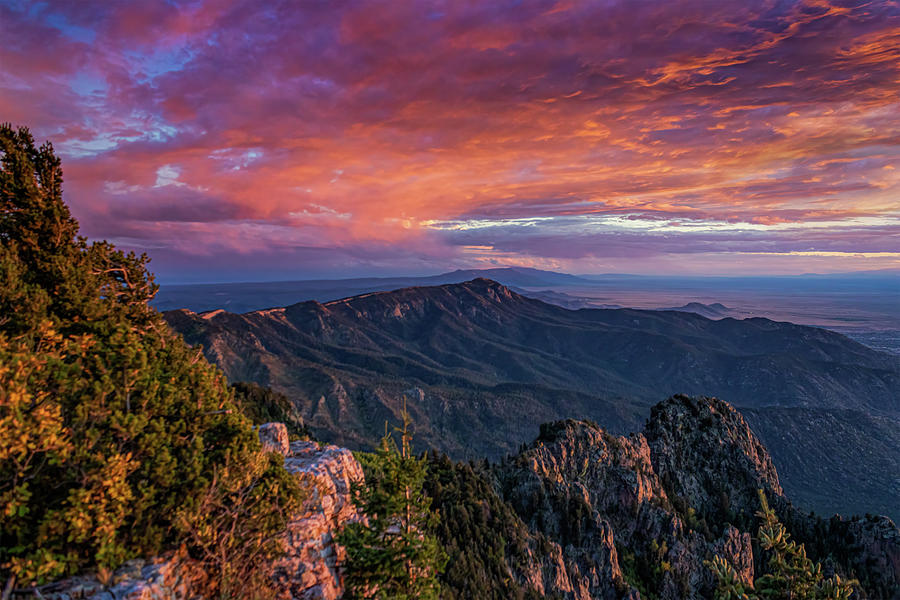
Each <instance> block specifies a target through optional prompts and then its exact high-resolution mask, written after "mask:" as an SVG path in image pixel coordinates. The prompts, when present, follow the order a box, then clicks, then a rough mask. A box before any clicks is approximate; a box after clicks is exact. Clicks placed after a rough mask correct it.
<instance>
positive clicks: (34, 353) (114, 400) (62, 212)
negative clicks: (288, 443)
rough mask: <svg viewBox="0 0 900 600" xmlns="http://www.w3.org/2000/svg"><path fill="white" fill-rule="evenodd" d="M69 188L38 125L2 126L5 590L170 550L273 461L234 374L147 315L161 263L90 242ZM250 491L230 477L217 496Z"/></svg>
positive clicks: (0, 525) (0, 362)
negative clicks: (245, 410) (260, 459)
mask: <svg viewBox="0 0 900 600" xmlns="http://www.w3.org/2000/svg"><path fill="white" fill-rule="evenodd" d="M62 181H63V177H62V168H61V163H60V160H59V158H57V157H56V155H55V153H54V151H53V147H52V146H51V145H50V144H49V143H47V144H44V145H43V146H41V147H36V146H35V144H34V140H33V138H32V136H31V134H30V133H29V132H28V130H27V129H25V128H20V129H13V128H12V127H11V126H10V125H6V124H4V125H0V577H2V579H3V580H4V581H6V586H7V587H11V586H12V585H13V583H14V582H18V584H20V585H21V584H29V583H40V582H43V581H46V580H49V579H53V578H56V577H59V576H61V575H64V574H68V573H73V572H77V571H80V570H82V569H85V568H94V567H97V568H102V569H111V568H115V567H116V566H117V565H119V564H121V563H122V562H123V561H124V560H126V559H128V558H131V557H135V556H148V555H153V554H156V553H158V552H160V551H161V550H164V549H166V548H171V547H172V546H173V545H174V544H175V543H176V541H177V540H178V539H179V538H180V536H181V535H182V534H183V533H184V531H185V530H184V526H185V524H192V523H196V522H197V521H198V519H200V518H201V517H204V515H202V514H200V510H201V505H200V501H201V499H202V498H204V497H205V496H206V492H207V490H208V489H209V487H210V484H211V482H212V480H213V478H214V474H215V473H217V472H222V471H223V469H224V467H225V465H228V466H229V468H230V469H231V471H232V472H239V471H240V470H241V466H242V465H248V464H251V463H254V462H256V461H257V455H258V453H259V442H258V440H257V439H256V436H255V434H254V433H253V430H252V428H251V426H250V423H249V422H248V421H247V419H246V418H244V417H243V416H242V415H241V414H240V412H239V411H237V410H235V408H234V404H233V402H232V393H231V391H230V390H229V388H228V386H227V384H226V382H225V379H224V377H223V376H222V374H221V373H220V372H219V371H218V370H217V369H215V368H214V367H212V366H211V365H210V364H209V363H207V362H206V360H205V359H204V358H203V356H202V354H201V352H200V350H199V349H197V348H191V347H189V346H187V345H186V344H185V343H184V341H183V340H182V339H181V338H180V337H179V336H177V335H176V334H174V333H172V332H171V331H170V330H169V328H168V327H167V326H166V324H165V322H164V321H163V319H162V317H161V316H160V315H159V313H157V312H156V311H155V310H154V309H152V308H150V307H149V306H148V304H147V302H148V301H149V300H150V299H151V298H152V297H153V295H154V294H155V293H156V289H157V286H156V285H155V284H154V282H153V278H152V276H151V275H150V274H149V273H148V272H147V269H146V265H147V262H148V259H147V257H146V256H143V255H142V256H136V255H134V254H133V253H128V254H126V253H124V252H121V251H119V250H116V249H115V248H114V247H113V246H112V245H111V244H108V243H106V242H95V243H92V244H88V242H87V241H86V240H85V239H84V238H83V237H81V236H79V235H78V223H77V222H76V221H75V219H73V218H72V216H71V214H70V213H69V210H68V208H67V207H66V205H65V203H64V202H63V199H62ZM282 475H283V474H282V473H281V472H279V471H278V470H277V469H274V468H273V469H269V470H262V471H261V475H260V477H261V478H262V479H263V480H265V481H272V480H273V478H274V479H276V480H279V481H281V480H283V477H282ZM238 485H242V484H240V483H239V482H238V481H237V480H235V481H227V482H226V481H222V478H221V477H219V481H218V482H217V486H218V487H217V489H219V490H221V491H222V493H230V491H231V490H232V489H233V488H234V486H238ZM295 494H299V490H298V489H297V488H296V486H295V484H294V483H293V482H292V481H288V480H284V484H283V485H278V486H277V492H276V495H277V497H276V498H273V502H275V503H276V504H278V505H279V506H285V507H286V506H289V505H290V504H291V503H292V502H293V500H292V499H291V498H295V499H296V498H298V497H299V496H295ZM282 500H283V502H282ZM252 518H254V517H253V516H252V515H251V519H252ZM265 518H268V517H265ZM267 523H268V525H266V527H269V526H273V527H274V526H276V525H277V523H272V522H271V520H270V521H267Z"/></svg>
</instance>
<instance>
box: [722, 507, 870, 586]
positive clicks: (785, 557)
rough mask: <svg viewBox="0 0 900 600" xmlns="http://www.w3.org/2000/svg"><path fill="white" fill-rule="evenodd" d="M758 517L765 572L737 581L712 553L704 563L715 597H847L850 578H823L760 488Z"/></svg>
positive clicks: (727, 565) (724, 564)
mask: <svg viewBox="0 0 900 600" xmlns="http://www.w3.org/2000/svg"><path fill="white" fill-rule="evenodd" d="M759 502H760V505H761V510H760V511H759V512H757V513H756V514H757V516H758V517H760V518H761V519H762V524H761V525H760V527H759V534H758V536H759V544H760V546H761V548H762V549H763V551H764V552H766V553H767V554H768V561H767V563H766V572H765V573H764V574H763V575H761V576H760V577H757V579H756V581H755V582H754V584H753V585H751V584H748V583H745V582H743V581H741V579H740V577H738V574H737V572H736V571H735V570H734V568H733V567H732V566H731V565H729V564H728V563H727V562H726V561H725V560H723V559H722V558H721V557H719V556H716V557H714V559H713V560H712V561H711V562H709V563H707V565H708V566H709V567H710V569H711V570H712V572H713V574H714V575H715V577H716V581H717V588H716V598H717V600H767V599H772V600H849V598H850V596H851V594H852V593H853V583H854V582H852V581H846V580H842V579H841V577H840V575H834V576H833V577H830V578H827V579H826V578H825V576H824V575H823V574H822V565H821V564H817V563H813V561H812V560H810V559H809V558H808V557H807V556H806V548H804V546H803V544H798V543H797V542H795V541H793V540H791V535H790V534H789V533H788V532H787V530H786V529H785V527H784V525H783V524H782V523H781V522H780V521H779V520H778V516H777V515H776V514H775V511H774V510H772V508H771V507H770V506H769V502H768V500H766V496H765V494H764V493H763V491H762V490H759Z"/></svg>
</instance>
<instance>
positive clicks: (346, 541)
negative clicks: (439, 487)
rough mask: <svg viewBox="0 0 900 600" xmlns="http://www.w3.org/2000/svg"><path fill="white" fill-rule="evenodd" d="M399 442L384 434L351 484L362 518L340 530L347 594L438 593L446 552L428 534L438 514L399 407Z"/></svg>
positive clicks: (397, 596)
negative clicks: (361, 477)
mask: <svg viewBox="0 0 900 600" xmlns="http://www.w3.org/2000/svg"><path fill="white" fill-rule="evenodd" d="M402 418H403V427H402V428H401V429H398V430H397V431H398V432H399V433H400V446H399V447H398V446H397V444H396V442H395V441H394V439H393V437H392V436H391V435H390V434H385V436H384V438H382V440H381V445H380V446H379V447H378V449H377V451H376V453H375V456H374V457H373V458H372V459H371V460H370V461H368V462H367V474H366V482H365V483H364V484H363V483H361V482H360V483H358V484H356V485H354V486H353V495H354V500H355V503H356V506H357V507H358V508H359V509H360V511H361V512H362V513H363V515H365V518H366V521H364V522H358V523H351V524H348V525H347V526H346V527H345V528H344V530H343V531H342V532H341V533H340V534H339V536H338V538H337V540H338V543H340V544H341V545H343V546H344V548H345V549H346V552H347V559H346V561H345V564H344V571H345V584H346V597H347V598H351V599H355V598H377V599H380V600H382V599H384V600H386V599H392V600H413V599H416V600H419V599H421V600H428V599H436V598H438V597H439V592H440V588H439V583H438V575H439V574H440V573H441V572H442V571H443V568H444V565H445V564H446V561H447V558H446V555H445V554H444V551H443V550H442V549H441V547H440V545H439V544H438V541H437V539H436V538H435V537H434V536H433V535H432V533H431V532H432V531H433V529H434V527H435V525H436V519H437V515H435V514H434V513H433V512H431V510H430V508H429V507H430V503H431V502H430V500H429V498H428V497H427V496H426V495H425V493H424V491H423V484H424V482H425V477H426V472H427V471H426V470H427V457H425V456H423V457H419V458H417V457H415V456H414V455H413V454H412V449H411V445H410V443H411V440H412V435H411V432H410V430H409V426H410V418H409V414H408V413H407V412H406V409H405V407H404V410H403V413H402Z"/></svg>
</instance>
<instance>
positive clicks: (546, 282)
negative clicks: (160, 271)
mask: <svg viewBox="0 0 900 600" xmlns="http://www.w3.org/2000/svg"><path fill="white" fill-rule="evenodd" d="M478 277H485V278H489V279H492V280H495V281H498V282H500V283H502V284H504V285H507V286H513V287H546V288H550V287H559V286H573V285H588V286H590V285H593V282H591V281H589V280H587V279H584V278H581V277H577V276H575V275H568V274H566V273H556V272H553V271H542V270H539V269H528V268H524V267H502V268H496V269H465V270H456V271H451V272H449V273H442V274H440V275H429V276H424V277H365V278H355V279H316V280H306V281H271V282H261V283H260V282H244V283H199V284H180V285H179V284H175V285H166V286H163V287H162V289H161V290H160V291H159V294H157V296H156V298H155V299H154V301H153V305H154V306H155V307H156V308H157V309H158V310H163V311H164V310H172V309H176V308H187V309H189V310H193V311H196V312H200V311H206V310H215V309H218V308H222V309H225V310H228V311H230V312H234V313H243V312H249V311H253V310H261V309H264V308H271V307H274V306H288V305H291V304H295V303H297V302H302V301H305V300H316V301H318V302H329V301H331V300H338V299H340V298H348V297H350V296H359V295H362V294H369V293H372V292H383V291H390V290H396V289H401V288H406V287H418V286H434V285H444V284H447V283H462V282H463V281H469V280H471V279H476V278H478ZM559 298H560V299H561V300H562V299H563V298H566V300H569V299H568V298H567V297H566V295H561V296H559Z"/></svg>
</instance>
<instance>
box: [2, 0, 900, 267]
mask: <svg viewBox="0 0 900 600" xmlns="http://www.w3.org/2000/svg"><path fill="white" fill-rule="evenodd" d="M0 36H2V39H3V43H2V44H0V65H2V69H0V118H2V119H3V120H7V121H11V122H13V123H15V124H25V125H29V126H30V127H31V128H32V130H33V132H34V133H35V136H36V137H37V138H39V139H45V138H48V139H51V140H52V141H53V142H54V144H55V146H56V148H57V150H58V151H60V153H61V154H62V155H63V157H64V160H65V162H64V166H65V173H66V186H65V189H66V195H67V198H68V201H69V202H70V204H71V205H72V207H73V211H74V213H75V215H76V216H77V217H78V218H79V219H80V220H81V222H82V225H83V230H84V233H85V234H87V235H89V236H90V237H92V238H106V239H110V240H112V241H114V242H116V243H117V244H120V245H123V246H126V247H129V248H134V249H137V250H141V251H146V252H148V253H149V254H150V255H151V256H152V257H154V269H155V270H156V271H157V272H159V273H160V275H161V276H162V278H163V279H170V280H175V279H187V280H190V279H195V280H223V279H259V278H270V279H271V278H292V277H302V276H341V275H345V274H346V275H359V274H364V273H376V272H384V273H388V272H391V273H396V272H410V273H424V272H433V271H436V270H441V269H445V268H451V267H457V266H479V265H490V264H519V265H528V266H537V267H544V268H558V269H565V270H569V271H575V272H605V271H626V272H655V273H660V272H663V273H674V272H688V273H702V272H706V273H710V274H717V273H729V274H733V273H739V272H747V273H787V272H804V271H848V270H861V269H880V268H900V3H898V2H897V1H895V0H868V1H851V0H805V1H797V2H785V1H776V0H766V1H755V0H734V1H732V0H672V1H665V2H663V1H658V0H653V1H648V0H602V1H596V2H570V1H564V0H563V1H558V2H554V1H544V2H540V1H531V0H522V1H508V2H485V1H473V2H466V1H459V0H447V1H445V2H440V1H432V2H425V1H422V2H389V1H384V2H380V1H379V2H376V1H370V2H354V1H343V0H330V1H323V2H319V1H314V2H313V1H310V2H292V1H281V2H279V1H277V0H272V1H269V2H257V1H256V0H247V1H239V0H208V1H203V0H195V1H190V2H176V1H170V2H130V1H112V0H97V1H89V0H81V1H79V2H67V1H63V0H59V1H50V2H30V1H24V2H15V1H13V2H10V1H8V0H0Z"/></svg>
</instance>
